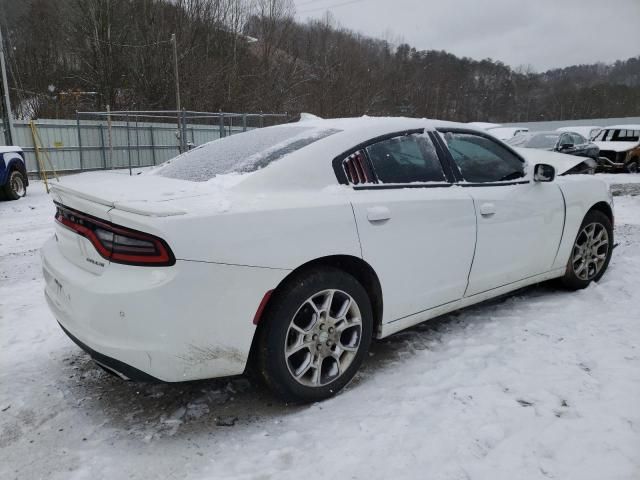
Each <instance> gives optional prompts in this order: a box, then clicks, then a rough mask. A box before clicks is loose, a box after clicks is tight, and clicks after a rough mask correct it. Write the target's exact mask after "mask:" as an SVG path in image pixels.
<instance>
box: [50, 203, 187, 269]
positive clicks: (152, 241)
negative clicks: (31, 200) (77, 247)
mask: <svg viewBox="0 0 640 480" xmlns="http://www.w3.org/2000/svg"><path fill="white" fill-rule="evenodd" d="M55 204H56V207H57V210H56V221H57V222H58V223H60V224H61V225H64V226H65V227H67V228H68V229H70V230H73V231H74V232H76V233H77V234H78V235H82V236H83V237H85V238H86V239H88V240H89V241H90V242H91V244H92V245H93V246H94V247H95V249H96V250H97V251H98V253H99V254H100V255H101V256H103V257H104V258H106V259H107V260H110V261H112V262H115V263H123V264H126V265H141V266H155V267H167V266H170V265H173V264H175V263H176V259H175V257H174V256H173V253H172V252H171V249H170V248H169V245H167V243H166V242H165V241H164V240H162V239H161V238H158V237H156V236H154V235H150V234H148V233H144V232H139V231H137V230H133V229H131V228H127V227H123V226H120V225H115V224H113V223H111V222H107V221H105V220H101V219H99V218H96V217H93V216H91V215H87V214H86V213H82V212H79V211H77V210H74V209H72V208H69V207H65V206H64V205H61V204H59V203H57V202H55Z"/></svg>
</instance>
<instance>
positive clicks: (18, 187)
mask: <svg viewBox="0 0 640 480" xmlns="http://www.w3.org/2000/svg"><path fill="white" fill-rule="evenodd" d="M1 190H2V194H3V195H2V196H3V197H4V198H6V199H7V200H18V199H19V198H20V197H24V196H25V195H26V194H27V179H26V178H25V176H24V175H23V174H22V172H20V171H19V170H12V171H11V173H9V178H8V179H7V184H6V185H5V186H4V187H3V188H2V189H1Z"/></svg>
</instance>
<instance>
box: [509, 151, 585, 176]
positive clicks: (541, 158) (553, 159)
mask: <svg viewBox="0 0 640 480" xmlns="http://www.w3.org/2000/svg"><path fill="white" fill-rule="evenodd" d="M514 150H515V151H516V152H518V153H519V154H520V155H522V156H523V157H524V158H525V160H526V161H527V163H528V164H529V167H530V168H531V169H532V170H533V167H534V166H535V165H536V164H537V163H546V164H547V165H551V166H552V167H553V168H555V169H556V175H562V174H563V173H566V172H568V171H569V170H571V169H572V168H573V167H575V166H576V165H580V164H581V163H582V162H584V161H585V160H586V158H584V157H576V156H575V155H566V154H564V153H557V152H550V151H548V150H539V149H537V148H514Z"/></svg>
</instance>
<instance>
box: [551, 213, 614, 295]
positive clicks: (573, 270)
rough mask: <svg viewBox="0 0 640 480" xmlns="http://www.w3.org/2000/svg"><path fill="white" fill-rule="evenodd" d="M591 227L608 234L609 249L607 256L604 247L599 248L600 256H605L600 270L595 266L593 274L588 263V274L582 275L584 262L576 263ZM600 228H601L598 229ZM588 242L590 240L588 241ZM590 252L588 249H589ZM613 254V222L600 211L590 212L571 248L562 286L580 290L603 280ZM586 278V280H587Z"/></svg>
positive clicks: (578, 261) (607, 249)
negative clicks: (582, 243) (586, 230)
mask: <svg viewBox="0 0 640 480" xmlns="http://www.w3.org/2000/svg"><path fill="white" fill-rule="evenodd" d="M590 225H596V227H595V228H596V229H598V231H600V228H602V229H604V230H605V231H606V233H607V248H606V255H605V250H604V248H603V247H600V248H598V250H597V252H596V253H598V254H599V255H605V257H604V262H603V263H602V264H601V266H600V267H599V269H597V268H596V267H595V265H596V264H595V263H592V264H593V265H594V271H593V272H591V271H590V269H589V263H588V262H587V266H586V269H587V272H586V273H585V274H581V271H580V267H581V266H583V264H584V262H582V261H581V260H577V261H574V259H575V258H577V256H578V255H579V251H580V245H579V244H580V243H581V242H583V241H585V239H586V236H585V234H584V233H583V232H584V230H585V228H587V227H588V226H590ZM598 226H600V227H598ZM587 241H588V240H587ZM587 251H588V249H587ZM612 252H613V226H612V225H611V220H610V219H609V217H607V216H606V215H605V214H604V213H602V212H601V211H599V210H590V211H589V212H588V213H587V214H586V215H585V217H584V220H583V221H582V224H581V225H580V229H579V230H578V234H577V235H576V238H575V240H574V242H573V246H572V247H571V254H570V256H569V260H568V262H567V271H566V272H565V274H564V277H562V279H561V281H562V284H563V285H564V286H565V287H566V288H568V289H570V290H580V289H582V288H586V287H587V286H588V285H589V284H590V283H591V282H597V281H598V280H600V279H601V278H602V275H604V272H605V271H606V270H607V267H608V266H609V262H610V261H611V254H612ZM585 277H586V278H585Z"/></svg>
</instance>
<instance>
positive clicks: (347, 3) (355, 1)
mask: <svg viewBox="0 0 640 480" xmlns="http://www.w3.org/2000/svg"><path fill="white" fill-rule="evenodd" d="M366 1H368V0H349V1H348V2H342V3H335V4H333V5H327V6H325V7H315V8H310V9H307V10H302V11H300V12H298V13H311V12H317V11H319V10H330V9H332V8H338V7H344V6H345V5H351V4H353V3H360V2H366Z"/></svg>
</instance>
